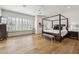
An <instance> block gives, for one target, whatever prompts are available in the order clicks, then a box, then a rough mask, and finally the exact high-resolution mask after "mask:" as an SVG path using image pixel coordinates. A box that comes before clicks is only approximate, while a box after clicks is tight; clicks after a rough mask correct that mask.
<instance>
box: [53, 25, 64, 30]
mask: <svg viewBox="0 0 79 59" xmlns="http://www.w3.org/2000/svg"><path fill="white" fill-rule="evenodd" d="M62 28H63V27H62V26H61V30H62ZM54 30H59V25H54Z"/></svg>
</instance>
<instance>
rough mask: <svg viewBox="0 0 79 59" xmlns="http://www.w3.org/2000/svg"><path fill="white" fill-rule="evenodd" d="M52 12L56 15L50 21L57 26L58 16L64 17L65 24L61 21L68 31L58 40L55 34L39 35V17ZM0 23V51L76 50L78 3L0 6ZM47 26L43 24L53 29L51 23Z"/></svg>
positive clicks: (51, 51)
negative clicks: (65, 19) (66, 19)
mask: <svg viewBox="0 0 79 59" xmlns="http://www.w3.org/2000/svg"><path fill="white" fill-rule="evenodd" d="M54 15H58V17H57V18H56V19H57V20H58V22H57V24H56V23H55V22H54V24H56V25H58V27H60V26H61V25H62V24H61V25H60V24H59V23H60V22H61V21H62V19H59V15H63V16H65V17H66V18H68V22H67V21H66V22H67V23H66V22H62V23H64V24H66V25H68V27H67V26H66V25H65V26H66V27H67V29H68V31H67V34H66V37H64V38H63V40H62V41H61V42H58V41H56V40H55V38H56V37H58V36H56V37H55V36H54V35H50V37H51V38H48V37H45V36H42V34H43V33H42V29H43V23H42V20H43V19H44V18H47V17H51V16H54ZM54 20H55V19H54ZM0 22H1V24H0V27H1V29H2V30H1V29H0V38H1V39H0V40H1V41H0V54H3V53H4V54H5V53H7V54H14V53H16V54H22V53H23V54H24V53H25V54H31V53H33V54H54V53H56V54H58V53H68V54H70V53H79V50H78V49H79V48H78V47H77V46H79V41H78V39H79V6H78V5H0ZM51 25H52V24H51V23H50V22H47V23H46V26H48V27H49V28H50V27H53V28H54V26H55V25H54V26H51ZM65 29H66V28H65ZM52 30H53V29H52ZM59 30H60V28H59ZM59 30H58V32H60V33H61V30H60V31H59ZM53 32H55V33H56V32H57V31H53ZM65 32H66V31H65ZM47 36H49V34H47ZM53 38H54V40H55V42H54V41H53V40H52V39H53ZM50 39H51V40H50Z"/></svg>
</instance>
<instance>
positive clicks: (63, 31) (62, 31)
mask: <svg viewBox="0 0 79 59" xmlns="http://www.w3.org/2000/svg"><path fill="white" fill-rule="evenodd" d="M44 32H49V33H56V34H59V30H44ZM67 33H68V32H67V30H61V36H62V37H64V36H65V35H66V34H67Z"/></svg>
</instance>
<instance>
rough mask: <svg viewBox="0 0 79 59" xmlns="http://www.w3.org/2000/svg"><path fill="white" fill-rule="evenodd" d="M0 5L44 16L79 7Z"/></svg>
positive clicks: (4, 7)
mask: <svg viewBox="0 0 79 59" xmlns="http://www.w3.org/2000/svg"><path fill="white" fill-rule="evenodd" d="M0 7H1V8H2V9H6V10H10V11H16V12H20V13H24V14H29V15H43V16H52V15H54V14H59V13H63V12H66V11H69V10H73V9H79V6H74V5H72V6H69V5H1V6H0Z"/></svg>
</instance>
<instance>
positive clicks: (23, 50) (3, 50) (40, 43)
mask: <svg viewBox="0 0 79 59" xmlns="http://www.w3.org/2000/svg"><path fill="white" fill-rule="evenodd" d="M78 53H79V40H73V39H69V38H65V39H64V40H63V41H62V42H61V43H59V42H56V41H55V42H53V41H50V39H48V38H44V37H42V36H41V35H34V34H32V35H24V36H18V37H10V38H8V39H7V40H5V41H0V54H78Z"/></svg>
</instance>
